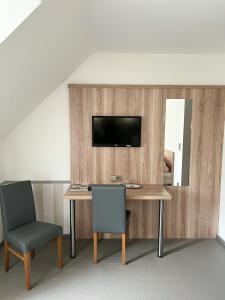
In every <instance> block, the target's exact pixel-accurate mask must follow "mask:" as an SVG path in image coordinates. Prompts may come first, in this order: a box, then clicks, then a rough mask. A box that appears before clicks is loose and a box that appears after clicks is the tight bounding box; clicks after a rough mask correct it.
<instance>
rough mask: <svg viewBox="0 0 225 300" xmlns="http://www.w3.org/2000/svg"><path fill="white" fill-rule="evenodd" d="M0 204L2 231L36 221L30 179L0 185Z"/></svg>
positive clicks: (5, 231)
mask: <svg viewBox="0 0 225 300" xmlns="http://www.w3.org/2000/svg"><path fill="white" fill-rule="evenodd" d="M0 204H1V209H2V220H3V229H4V233H7V232H8V231H10V230H13V229H16V228H18V227H20V226H23V225H25V224H28V223H31V222H33V221H36V213H35V206H34V197H33V191H32V186H31V182H30V181H22V182H16V183H11V184H6V185H2V186H0Z"/></svg>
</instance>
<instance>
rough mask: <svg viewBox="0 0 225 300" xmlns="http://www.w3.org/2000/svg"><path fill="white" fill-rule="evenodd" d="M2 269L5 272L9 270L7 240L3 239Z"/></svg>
mask: <svg viewBox="0 0 225 300" xmlns="http://www.w3.org/2000/svg"><path fill="white" fill-rule="evenodd" d="M4 270H5V272H8V271H9V251H8V242H7V241H4Z"/></svg>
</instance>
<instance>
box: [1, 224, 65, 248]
mask: <svg viewBox="0 0 225 300" xmlns="http://www.w3.org/2000/svg"><path fill="white" fill-rule="evenodd" d="M59 235H62V227H61V226H58V225H54V224H50V223H45V222H37V221H35V222H31V223H28V224H26V225H24V226H21V227H19V228H16V229H14V230H12V231H9V232H7V234H6V240H7V241H8V242H9V244H10V245H12V246H13V247H15V248H17V249H18V250H20V251H22V252H29V251H31V250H33V249H34V248H36V247H37V246H40V245H41V244H44V243H46V242H48V241H50V240H52V239H54V238H56V237H57V236H59Z"/></svg>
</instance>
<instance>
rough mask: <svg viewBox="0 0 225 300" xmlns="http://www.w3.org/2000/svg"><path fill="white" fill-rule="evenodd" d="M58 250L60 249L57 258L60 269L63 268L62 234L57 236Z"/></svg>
mask: <svg viewBox="0 0 225 300" xmlns="http://www.w3.org/2000/svg"><path fill="white" fill-rule="evenodd" d="M57 251H58V258H57V266H58V268H59V269H62V268H63V265H64V263H63V253H62V236H61V235H60V236H58V237H57Z"/></svg>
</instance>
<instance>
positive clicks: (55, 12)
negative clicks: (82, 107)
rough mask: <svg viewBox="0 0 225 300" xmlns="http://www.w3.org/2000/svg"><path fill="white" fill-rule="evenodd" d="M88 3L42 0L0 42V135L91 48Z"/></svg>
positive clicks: (64, 75) (61, 79) (31, 107)
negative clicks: (7, 36)
mask: <svg viewBox="0 0 225 300" xmlns="http://www.w3.org/2000/svg"><path fill="white" fill-rule="evenodd" d="M88 2H89V1H85V0H83V1H76V0H66V1H62V0H47V1H43V2H42V4H41V5H40V6H39V7H38V8H37V10H35V11H34V13H33V14H32V15H30V16H29V17H28V18H27V19H26V20H25V21H24V22H23V23H22V24H21V25H20V26H19V27H18V28H17V30H15V31H14V32H13V34H12V35H10V36H9V38H8V39H6V40H5V41H4V42H3V43H2V44H1V45H0V138H1V137H4V136H6V135H7V134H8V133H9V132H10V131H11V130H12V129H13V128H15V127H16V125H17V124H18V123H19V122H21V121H22V120H23V119H24V118H25V117H26V116H27V115H28V114H29V113H30V112H31V111H32V110H33V109H34V108H35V107H36V106H37V105H38V104H39V103H41V102H42V101H43V100H44V99H45V98H46V97H47V96H48V95H49V94H50V93H51V92H53V91H54V89H56V88H57V86H59V85H60V83H62V82H63V81H64V80H65V79H66V78H67V77H68V76H69V75H70V74H71V73H72V72H73V71H74V70H75V69H76V68H77V67H78V66H79V65H80V64H82V62H83V61H84V60H86V59H87V57H88V56H90V54H91V53H92V52H93V50H92V47H93V41H92V34H91V28H90V27H89V21H88V20H89V14H88ZM40 121H41V120H40Z"/></svg>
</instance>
